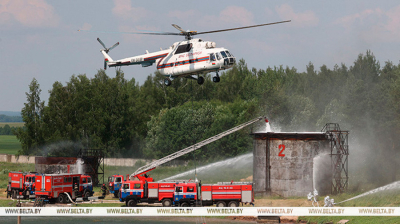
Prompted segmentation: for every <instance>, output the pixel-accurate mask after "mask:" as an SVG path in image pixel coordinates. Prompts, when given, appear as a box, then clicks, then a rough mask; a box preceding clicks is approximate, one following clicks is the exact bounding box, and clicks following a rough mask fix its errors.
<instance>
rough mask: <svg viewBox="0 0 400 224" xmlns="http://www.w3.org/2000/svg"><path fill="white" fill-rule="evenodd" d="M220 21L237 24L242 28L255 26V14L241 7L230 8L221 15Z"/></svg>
mask: <svg viewBox="0 0 400 224" xmlns="http://www.w3.org/2000/svg"><path fill="white" fill-rule="evenodd" d="M219 18H220V20H222V21H223V22H227V23H235V24H239V25H242V26H248V25H253V24H254V22H253V19H254V16H253V13H251V12H249V11H248V10H247V9H245V8H243V7H239V6H228V7H226V8H225V9H224V10H222V11H221V12H220V14H219Z"/></svg>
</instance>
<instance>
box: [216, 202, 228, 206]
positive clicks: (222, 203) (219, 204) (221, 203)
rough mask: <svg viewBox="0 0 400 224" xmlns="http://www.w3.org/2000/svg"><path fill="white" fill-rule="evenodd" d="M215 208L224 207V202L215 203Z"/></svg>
mask: <svg viewBox="0 0 400 224" xmlns="http://www.w3.org/2000/svg"><path fill="white" fill-rule="evenodd" d="M216 206H217V207H226V203H225V202H224V201H219V202H217V205H216Z"/></svg>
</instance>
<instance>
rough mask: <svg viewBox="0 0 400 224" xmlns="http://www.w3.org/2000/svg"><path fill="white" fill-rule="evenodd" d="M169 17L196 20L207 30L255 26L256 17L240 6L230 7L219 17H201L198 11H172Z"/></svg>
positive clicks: (221, 12)
mask: <svg viewBox="0 0 400 224" xmlns="http://www.w3.org/2000/svg"><path fill="white" fill-rule="evenodd" d="M168 16H169V17H176V18H178V19H180V20H183V21H187V20H190V19H193V18H198V19H196V22H197V25H198V26H200V27H203V28H206V29H207V30H208V29H210V28H211V27H212V28H227V26H228V28H231V27H234V26H248V25H253V24H254V15H253V13H252V12H250V11H248V10H247V9H246V8H243V7H239V6H228V7H226V8H224V9H223V10H222V11H220V13H219V15H203V16H202V15H201V14H200V13H199V12H198V11H195V10H189V11H179V10H175V11H171V12H169V13H168Z"/></svg>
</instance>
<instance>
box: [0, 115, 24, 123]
mask: <svg viewBox="0 0 400 224" xmlns="http://www.w3.org/2000/svg"><path fill="white" fill-rule="evenodd" d="M0 122H22V117H21V116H7V115H5V114H0Z"/></svg>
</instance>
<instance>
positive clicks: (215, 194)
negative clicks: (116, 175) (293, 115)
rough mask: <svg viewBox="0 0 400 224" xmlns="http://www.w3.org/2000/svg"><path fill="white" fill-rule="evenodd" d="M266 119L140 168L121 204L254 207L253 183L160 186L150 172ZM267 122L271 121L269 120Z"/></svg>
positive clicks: (126, 184) (126, 186)
mask: <svg viewBox="0 0 400 224" xmlns="http://www.w3.org/2000/svg"><path fill="white" fill-rule="evenodd" d="M263 118H264V117H258V118H256V119H253V120H250V121H248V122H245V123H243V124H241V125H238V126H236V127H234V128H231V129H229V130H227V131H224V132H222V133H220V134H217V135H215V136H212V137H210V138H208V139H205V140H203V141H201V142H198V143H196V144H194V145H192V146H189V147H186V148H184V149H182V150H179V151H177V152H174V153H172V154H170V155H167V156H165V157H164V158H161V159H159V160H156V161H153V162H151V163H149V164H146V165H144V166H142V167H139V168H138V169H137V170H136V171H135V172H134V173H132V174H131V175H130V178H131V179H134V178H137V179H138V180H128V179H129V178H127V180H126V181H124V182H123V183H122V188H121V190H120V191H121V193H120V198H119V200H120V201H121V202H126V205H127V206H135V205H136V204H137V203H140V202H147V203H154V202H161V203H162V204H163V206H172V205H174V206H207V205H214V204H215V205H217V206H219V207H225V206H230V207H236V206H239V203H240V202H242V203H253V202H254V196H253V195H254V194H253V184H252V183H233V182H229V183H218V184H204V185H201V183H197V182H190V181H189V182H179V181H178V182H171V183H157V182H154V179H153V178H150V177H149V176H148V174H147V173H148V172H150V171H152V170H154V169H155V168H156V167H158V166H160V165H162V164H165V163H167V162H169V161H171V160H173V159H176V158H178V157H181V156H183V155H186V154H188V153H190V152H193V151H195V150H197V149H200V148H201V147H203V146H205V145H207V144H210V143H212V142H214V141H216V140H218V139H221V138H223V137H224V136H226V135H229V134H231V133H234V132H236V131H238V130H241V129H243V128H244V127H247V126H249V125H251V124H253V123H255V122H257V121H260V120H262V119H263ZM265 121H266V122H268V120H267V119H266V118H265Z"/></svg>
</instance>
